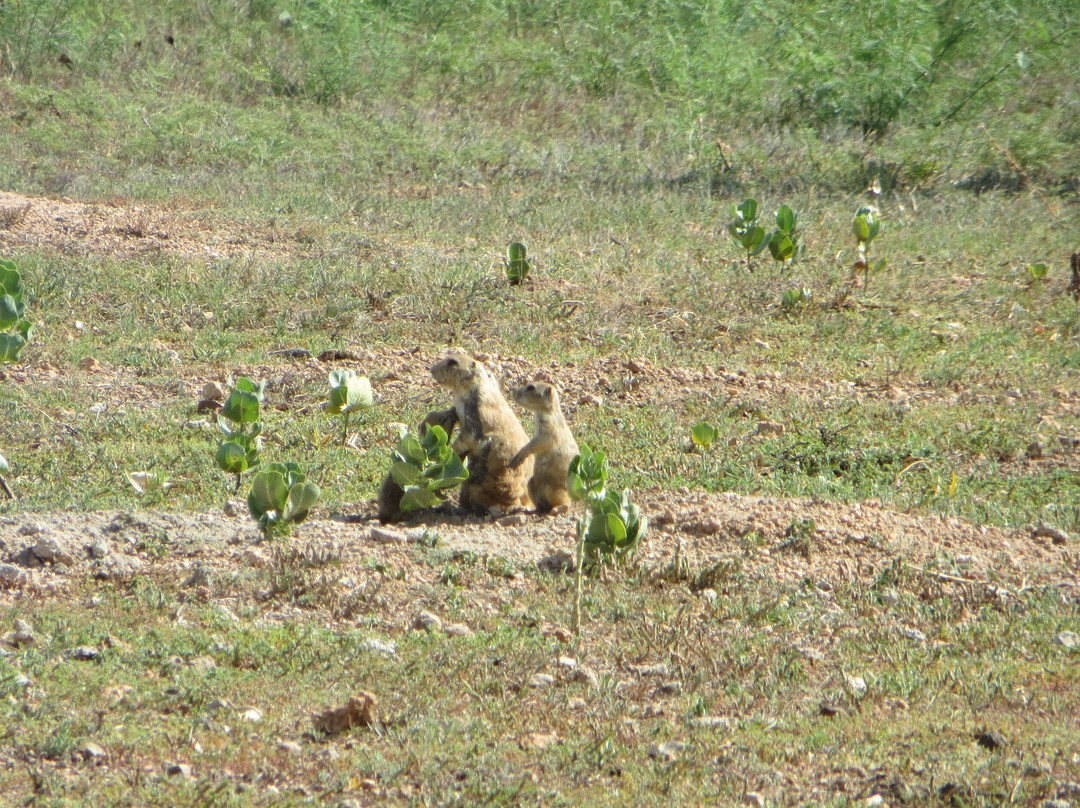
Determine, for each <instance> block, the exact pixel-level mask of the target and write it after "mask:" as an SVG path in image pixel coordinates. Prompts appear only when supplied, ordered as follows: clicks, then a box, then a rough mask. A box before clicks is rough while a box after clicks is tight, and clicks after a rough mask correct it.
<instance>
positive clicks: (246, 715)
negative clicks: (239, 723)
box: [240, 707, 263, 724]
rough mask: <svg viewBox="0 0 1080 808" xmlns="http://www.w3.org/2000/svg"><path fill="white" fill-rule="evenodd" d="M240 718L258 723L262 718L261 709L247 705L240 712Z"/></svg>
mask: <svg viewBox="0 0 1080 808" xmlns="http://www.w3.org/2000/svg"><path fill="white" fill-rule="evenodd" d="M240 718H241V719H242V720H244V721H247V722H249V723H252V724H258V723H259V722H260V721H262V720H263V714H262V710H260V709H258V708H257V707H248V708H247V709H246V710H242V711H241V712H240Z"/></svg>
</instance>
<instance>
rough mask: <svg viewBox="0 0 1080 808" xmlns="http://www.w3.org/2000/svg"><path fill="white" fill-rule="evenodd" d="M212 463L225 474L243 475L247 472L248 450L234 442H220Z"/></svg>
mask: <svg viewBox="0 0 1080 808" xmlns="http://www.w3.org/2000/svg"><path fill="white" fill-rule="evenodd" d="M214 461H215V462H216V463H217V466H218V468H219V469H221V470H222V471H224V472H226V473H227V474H243V473H244V472H245V471H247V470H248V467H249V463H248V450H247V449H246V448H245V447H243V446H241V445H240V444H239V443H236V442H235V441H231V440H227V441H222V443H221V445H220V446H218V450H217V454H216V455H215V457H214Z"/></svg>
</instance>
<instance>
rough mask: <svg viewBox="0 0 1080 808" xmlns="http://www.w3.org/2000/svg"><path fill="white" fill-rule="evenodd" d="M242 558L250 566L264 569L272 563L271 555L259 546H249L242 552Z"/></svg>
mask: <svg viewBox="0 0 1080 808" xmlns="http://www.w3.org/2000/svg"><path fill="white" fill-rule="evenodd" d="M240 559H241V560H242V561H243V562H244V564H245V565H246V566H248V567H254V568H255V569H263V568H264V567H266V566H267V565H268V564H269V563H270V556H268V555H267V554H266V553H265V552H264V551H263V550H261V549H260V548H258V547H248V548H247V549H246V550H244V552H243V553H241V554H240Z"/></svg>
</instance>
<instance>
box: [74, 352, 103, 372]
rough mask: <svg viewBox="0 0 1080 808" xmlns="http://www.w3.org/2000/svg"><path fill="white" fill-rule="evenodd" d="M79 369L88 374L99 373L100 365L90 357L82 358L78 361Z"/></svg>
mask: <svg viewBox="0 0 1080 808" xmlns="http://www.w3.org/2000/svg"><path fill="white" fill-rule="evenodd" d="M79 367H80V368H81V369H82V370H85V371H87V372H88V373H101V371H102V369H103V368H102V367H101V363H100V362H99V361H97V359H95V358H94V357H92V356H84V357H83V358H82V359H80V360H79Z"/></svg>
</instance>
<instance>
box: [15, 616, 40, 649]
mask: <svg viewBox="0 0 1080 808" xmlns="http://www.w3.org/2000/svg"><path fill="white" fill-rule="evenodd" d="M14 625H15V633H14V634H13V635H12V637H11V639H12V644H13V645H14V646H15V647H16V648H18V647H19V646H21V645H33V644H34V640H35V639H37V638H36V637H35V636H34V629H32V628H31V627H30V624H29V623H27V622H26V621H25V620H19V619H18V618H16V619H15V622H14Z"/></svg>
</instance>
